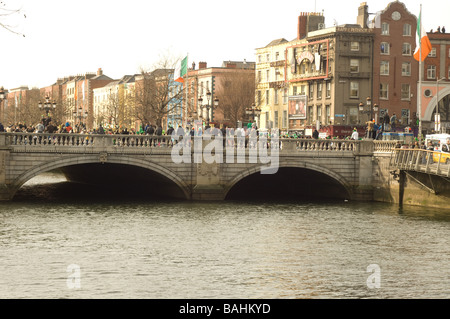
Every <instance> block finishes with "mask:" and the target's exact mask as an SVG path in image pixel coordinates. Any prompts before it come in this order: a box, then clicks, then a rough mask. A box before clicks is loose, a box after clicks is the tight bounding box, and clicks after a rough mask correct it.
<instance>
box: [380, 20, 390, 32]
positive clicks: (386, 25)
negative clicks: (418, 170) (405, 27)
mask: <svg viewBox="0 0 450 319" xmlns="http://www.w3.org/2000/svg"><path fill="white" fill-rule="evenodd" d="M381 35H389V23H386V22H384V23H383V24H382V25H381Z"/></svg>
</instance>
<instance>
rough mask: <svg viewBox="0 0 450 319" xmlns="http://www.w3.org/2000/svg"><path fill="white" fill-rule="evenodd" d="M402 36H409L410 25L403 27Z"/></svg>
mask: <svg viewBox="0 0 450 319" xmlns="http://www.w3.org/2000/svg"><path fill="white" fill-rule="evenodd" d="M403 35H404V36H411V25H410V24H407V23H406V24H404V25H403Z"/></svg>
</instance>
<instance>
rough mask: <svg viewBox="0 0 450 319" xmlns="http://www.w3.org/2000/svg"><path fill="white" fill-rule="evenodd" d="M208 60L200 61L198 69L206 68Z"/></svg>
mask: <svg viewBox="0 0 450 319" xmlns="http://www.w3.org/2000/svg"><path fill="white" fill-rule="evenodd" d="M206 65H207V64H206V62H198V69H199V70H201V69H206Z"/></svg>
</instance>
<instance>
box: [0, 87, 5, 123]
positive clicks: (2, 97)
mask: <svg viewBox="0 0 450 319" xmlns="http://www.w3.org/2000/svg"><path fill="white" fill-rule="evenodd" d="M3 100H6V94H5V89H4V88H3V86H2V87H1V88H0V105H1V104H2V102H3ZM4 114H5V109H3V111H2V120H3V116H4Z"/></svg>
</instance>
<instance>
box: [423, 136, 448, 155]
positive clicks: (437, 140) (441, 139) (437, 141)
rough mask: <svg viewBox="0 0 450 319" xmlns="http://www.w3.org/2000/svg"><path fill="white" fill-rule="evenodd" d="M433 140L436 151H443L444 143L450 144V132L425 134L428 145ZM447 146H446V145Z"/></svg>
mask: <svg viewBox="0 0 450 319" xmlns="http://www.w3.org/2000/svg"><path fill="white" fill-rule="evenodd" d="M429 141H431V143H432V144H433V147H434V150H435V151H436V152H440V151H442V146H443V145H447V147H448V145H449V144H450V134H428V135H425V145H428V142H429ZM444 148H445V147H444Z"/></svg>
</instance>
